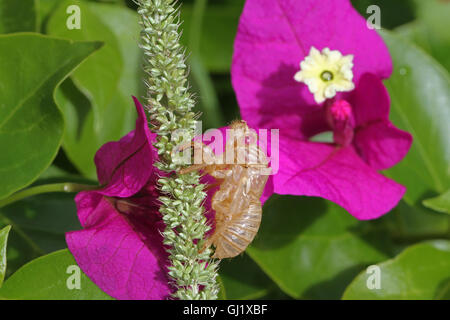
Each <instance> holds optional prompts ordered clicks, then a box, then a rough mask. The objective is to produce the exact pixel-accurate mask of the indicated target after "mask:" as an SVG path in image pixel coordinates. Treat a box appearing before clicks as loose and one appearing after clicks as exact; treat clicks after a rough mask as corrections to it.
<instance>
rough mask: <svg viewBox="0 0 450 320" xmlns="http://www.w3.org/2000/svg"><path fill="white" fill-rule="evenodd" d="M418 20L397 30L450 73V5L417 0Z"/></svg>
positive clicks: (435, 0) (442, 2)
mask: <svg viewBox="0 0 450 320" xmlns="http://www.w3.org/2000/svg"><path fill="white" fill-rule="evenodd" d="M415 2H416V15H417V20H415V21H414V22H412V23H408V24H406V25H403V26H401V27H399V28H398V29H397V31H398V32H399V33H401V34H402V35H403V36H405V37H407V38H408V39H409V40H411V41H413V42H415V43H416V44H417V45H419V46H420V47H422V48H423V49H424V50H426V51H427V52H428V53H429V54H430V55H431V56H433V57H434V58H435V59H436V60H437V61H439V62H440V63H441V64H442V65H443V66H444V67H445V68H446V69H447V71H450V34H449V32H448V30H449V29H450V20H449V19H448V17H449V15H450V3H448V2H444V1H440V0H427V1H422V0H420V1H419V0H416V1H415Z"/></svg>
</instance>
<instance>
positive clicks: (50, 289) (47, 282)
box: [0, 249, 112, 300]
mask: <svg viewBox="0 0 450 320" xmlns="http://www.w3.org/2000/svg"><path fill="white" fill-rule="evenodd" d="M76 265H77V264H76V261H75V259H74V258H73V257H72V255H71V254H70V252H69V250H67V249H65V250H60V251H56V252H54V253H51V254H48V255H45V256H43V257H40V258H38V259H35V260H33V261H32V262H30V263H28V264H26V265H25V266H23V267H22V268H21V269H19V270H18V271H17V272H16V273H15V274H14V275H13V276H12V277H10V278H9V279H8V280H7V281H6V282H5V283H4V285H3V287H2V288H0V299H2V298H3V299H20V300H112V298H111V297H110V296H108V295H107V294H106V293H104V292H103V291H101V290H100V289H99V288H98V287H97V286H96V285H95V284H94V283H93V282H92V281H91V280H90V279H89V278H88V277H87V276H86V275H85V274H84V273H83V272H82V271H80V289H76V288H74V289H69V287H68V285H67V282H68V281H70V280H71V279H69V277H70V276H71V273H69V272H68V267H70V266H76ZM69 271H70V269H69ZM72 272H73V271H72Z"/></svg>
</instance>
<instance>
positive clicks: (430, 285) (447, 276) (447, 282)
mask: <svg viewBox="0 0 450 320" xmlns="http://www.w3.org/2000/svg"><path fill="white" fill-rule="evenodd" d="M378 266H379V268H380V276H381V277H380V286H381V288H380V289H368V286H367V282H368V281H370V280H371V279H369V277H370V276H372V274H368V273H366V271H364V272H362V273H361V274H360V275H358V276H357V277H356V278H355V279H354V280H353V282H352V283H351V284H350V285H349V286H348V288H347V289H346V290H345V293H344V295H343V299H346V300H379V299H386V300H387V299H389V300H390V299H395V300H400V299H401V300H419V299H420V300H424V299H427V300H428V299H442V298H444V297H446V295H448V293H449V292H448V291H449V288H450V241H443V240H440V241H430V242H424V243H420V244H417V245H414V246H411V247H409V248H407V249H406V250H404V251H403V252H402V253H401V254H399V255H398V256H397V257H395V258H394V259H392V260H388V261H386V262H383V263H380V264H378Z"/></svg>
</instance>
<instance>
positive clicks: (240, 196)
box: [181, 121, 270, 259]
mask: <svg viewBox="0 0 450 320" xmlns="http://www.w3.org/2000/svg"><path fill="white" fill-rule="evenodd" d="M230 129H233V130H236V132H237V133H236V134H235V135H236V138H237V139H232V140H231V141H228V140H227V143H226V152H229V151H230V148H232V150H231V151H233V152H229V154H227V156H229V155H230V154H232V155H231V157H233V159H232V160H233V161H232V163H229V160H230V156H229V157H228V161H227V162H228V163H223V162H222V161H217V163H219V164H204V165H200V166H199V165H193V166H192V167H189V168H186V169H183V170H181V173H186V172H189V171H192V170H196V169H201V170H202V171H204V172H205V173H207V174H209V175H211V176H212V177H214V178H215V179H216V180H217V182H218V183H219V185H220V187H219V189H218V190H217V191H216V192H215V193H214V195H213V197H212V199H211V207H212V209H213V210H214V211H215V213H216V214H215V230H214V233H213V234H212V235H211V236H210V237H209V238H208V239H206V242H205V243H204V245H203V249H205V248H207V247H209V246H211V245H214V246H215V248H216V250H215V253H214V255H213V257H214V258H218V259H223V258H231V257H235V256H237V255H238V254H240V253H241V252H243V251H244V250H245V249H246V248H247V246H248V245H249V244H250V243H251V242H252V241H253V239H254V238H255V236H256V233H257V232H258V229H259V226H260V224H261V216H262V205H261V201H260V198H261V195H262V193H263V191H264V187H265V185H266V182H267V179H268V177H269V174H270V168H269V167H268V164H269V162H268V159H267V156H266V154H265V153H264V152H263V151H262V150H261V149H260V148H259V146H258V145H257V135H256V132H254V131H253V130H251V129H249V128H248V127H247V124H246V123H245V122H244V121H237V122H234V123H233V124H231V125H230ZM239 141H240V143H239ZM242 142H243V143H242ZM204 148H207V147H206V146H205V147H204ZM205 150H207V151H206V152H208V154H209V155H210V154H211V153H210V150H208V149H205ZM225 158H226V157H222V160H223V159H225Z"/></svg>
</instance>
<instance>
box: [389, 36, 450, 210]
mask: <svg viewBox="0 0 450 320" xmlns="http://www.w3.org/2000/svg"><path fill="white" fill-rule="evenodd" d="M382 35H383V38H384V40H385V41H386V43H387V45H388V47H389V51H390V53H391V56H392V59H393V63H394V71H393V74H392V76H391V77H390V78H389V79H388V80H387V81H386V86H387V88H388V90H389V94H390V96H391V119H392V121H393V123H394V124H395V125H396V126H398V127H400V128H401V129H403V130H406V131H408V132H410V133H411V134H412V135H413V137H414V142H413V145H412V147H411V150H410V151H409V153H408V155H407V156H406V158H405V159H404V160H403V161H402V162H400V163H399V164H397V165H396V166H394V167H393V168H392V169H390V170H388V171H387V174H388V175H389V176H390V177H391V178H393V179H394V180H396V181H397V182H399V183H401V184H403V185H405V186H406V187H407V192H406V195H405V197H404V199H405V201H406V202H407V203H408V204H410V205H420V204H421V201H422V200H423V199H426V198H429V197H430V196H433V195H435V194H440V193H442V192H444V191H446V190H447V189H449V188H450V162H449V161H448V159H450V143H449V142H450V140H449V139H448V137H449V136H450V126H449V125H448V124H449V122H450V112H449V107H448V106H449V105H450V80H449V79H450V78H449V75H448V73H447V72H446V70H444V69H443V68H442V67H441V66H440V65H439V64H437V63H436V62H435V61H434V60H433V59H432V58H430V57H429V56H428V55H427V54H426V53H424V52H423V51H421V50H420V49H418V48H417V47H415V46H414V45H412V44H410V43H408V42H407V41H405V40H404V39H402V38H401V37H399V36H395V35H394V34H391V33H387V32H382Z"/></svg>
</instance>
